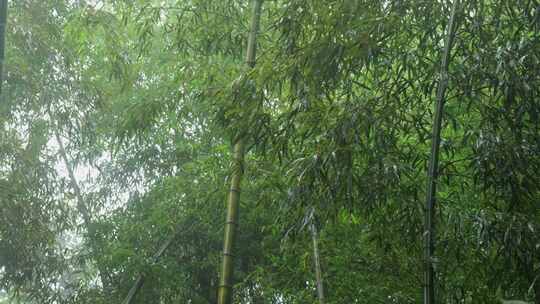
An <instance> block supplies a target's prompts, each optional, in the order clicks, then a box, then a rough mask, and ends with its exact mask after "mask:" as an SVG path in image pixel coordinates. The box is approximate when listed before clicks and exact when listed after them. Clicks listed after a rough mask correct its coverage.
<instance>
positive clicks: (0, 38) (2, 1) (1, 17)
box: [0, 0, 8, 96]
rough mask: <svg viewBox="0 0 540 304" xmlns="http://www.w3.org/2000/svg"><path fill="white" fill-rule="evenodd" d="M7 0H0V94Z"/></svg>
mask: <svg viewBox="0 0 540 304" xmlns="http://www.w3.org/2000/svg"><path fill="white" fill-rule="evenodd" d="M7 7H8V1H7V0H0V96H1V95H2V84H3V83H4V58H5V49H6V23H7Z"/></svg>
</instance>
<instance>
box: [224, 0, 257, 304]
mask: <svg viewBox="0 0 540 304" xmlns="http://www.w3.org/2000/svg"><path fill="white" fill-rule="evenodd" d="M261 6H262V0H254V3H253V14H252V18H251V28H250V33H249V37H248V45H247V52H246V66H247V67H248V68H253V67H254V66H255V53H256V48H257V31H258V30H259V23H260V17H261ZM244 150H245V143H244V139H243V138H241V137H240V138H238V139H237V140H236V142H235V144H234V147H233V170H232V176H231V188H230V189H229V195H228V199H227V217H226V222H225V236H224V241H223V260H222V265H221V266H222V267H221V274H220V279H219V289H218V304H230V303H231V302H232V293H233V290H232V286H233V283H234V282H233V268H234V245H235V241H236V230H237V225H238V209H239V208H238V207H239V204H240V185H241V183H242V175H243V170H244V152H245V151H244Z"/></svg>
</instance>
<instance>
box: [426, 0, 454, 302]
mask: <svg viewBox="0 0 540 304" xmlns="http://www.w3.org/2000/svg"><path fill="white" fill-rule="evenodd" d="M458 3H459V0H454V3H453V4H452V12H451V15H450V19H449V22H448V27H447V36H446V41H445V46H444V50H443V56H442V62H441V68H440V72H439V84H438V88H437V96H436V98H437V100H436V108H435V117H434V119H433V134H432V141H431V155H430V159H429V167H428V177H427V191H426V210H425V211H426V212H425V222H424V225H425V227H424V229H425V232H424V242H425V243H424V258H425V260H424V263H425V269H424V304H434V303H435V285H434V283H435V270H434V267H433V261H434V258H433V257H434V250H435V246H434V240H435V223H434V218H435V207H436V206H435V200H436V193H437V174H438V165H439V148H440V143H441V126H442V119H443V115H444V103H445V93H446V89H447V87H448V64H449V60H450V51H451V49H452V44H453V41H454V36H455V29H454V27H455V26H454V24H455V16H456V10H457V7H458V5H459V4H458Z"/></svg>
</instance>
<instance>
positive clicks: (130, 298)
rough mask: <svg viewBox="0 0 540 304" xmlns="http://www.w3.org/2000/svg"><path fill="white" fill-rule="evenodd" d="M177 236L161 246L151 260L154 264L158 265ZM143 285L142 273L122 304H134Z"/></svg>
mask: <svg viewBox="0 0 540 304" xmlns="http://www.w3.org/2000/svg"><path fill="white" fill-rule="evenodd" d="M175 236H176V234H175V235H173V236H172V237H170V238H169V239H168V240H167V241H166V242H165V243H163V245H161V247H160V248H159V250H158V251H157V252H156V253H155V254H154V256H153V257H152V260H151V263H152V264H154V263H156V262H157V261H158V260H159V258H160V257H161V255H162V254H163V253H164V252H165V251H166V250H167V248H169V247H170V246H171V244H172V242H173V240H174V238H175ZM143 284H144V274H142V273H141V274H139V276H138V277H137V280H135V283H133V286H131V288H130V289H129V292H128V294H127V296H126V298H125V299H124V301H123V302H122V303H123V304H132V303H133V301H134V300H135V296H136V295H137V293H138V292H139V290H140V289H141V288H142V286H143Z"/></svg>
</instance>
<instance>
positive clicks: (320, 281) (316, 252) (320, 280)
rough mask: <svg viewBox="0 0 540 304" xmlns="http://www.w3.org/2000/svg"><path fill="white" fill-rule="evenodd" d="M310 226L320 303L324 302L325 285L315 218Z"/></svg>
mask: <svg viewBox="0 0 540 304" xmlns="http://www.w3.org/2000/svg"><path fill="white" fill-rule="evenodd" d="M309 226H310V227H309V228H310V230H311V239H312V241H313V263H314V264H315V278H316V280H317V297H318V299H319V304H324V303H325V301H324V285H323V278H322V271H321V261H320V254H319V244H318V233H317V227H315V224H314V223H313V218H311V223H310V225H309Z"/></svg>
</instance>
